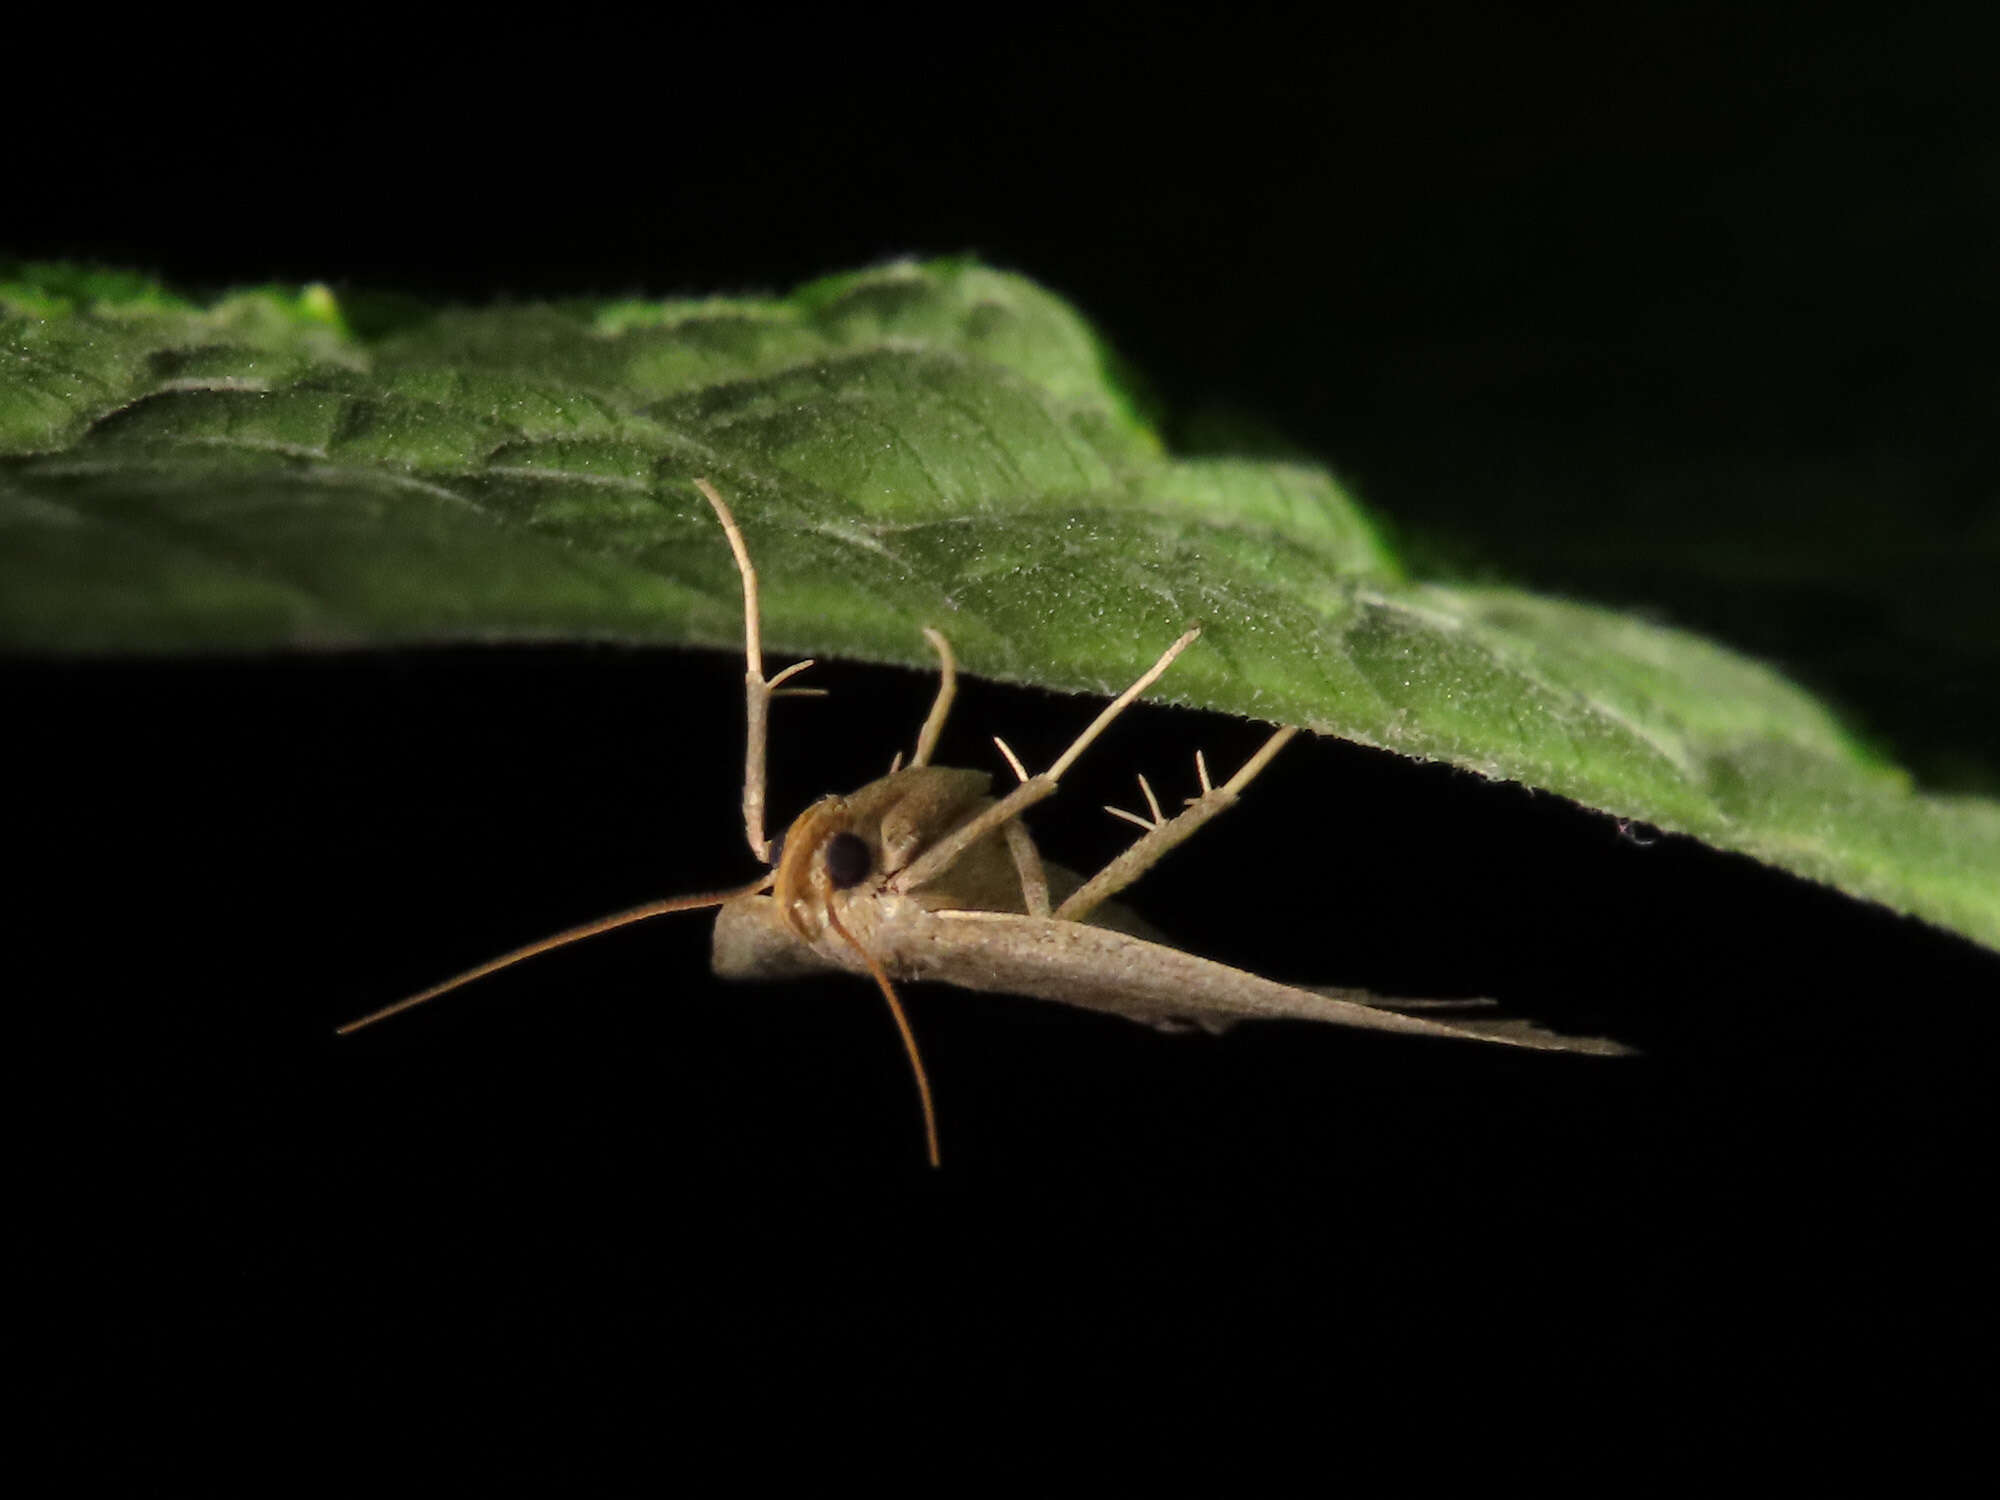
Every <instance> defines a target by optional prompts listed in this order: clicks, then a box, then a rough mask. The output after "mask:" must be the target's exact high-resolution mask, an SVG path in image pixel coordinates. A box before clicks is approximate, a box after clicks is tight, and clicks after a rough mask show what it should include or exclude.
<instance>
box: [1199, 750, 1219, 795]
mask: <svg viewBox="0 0 2000 1500" xmlns="http://www.w3.org/2000/svg"><path fill="white" fill-rule="evenodd" d="M1194 774H1195V775H1196V776H1198V777H1200V778H1201V794H1202V796H1204V797H1206V796H1207V795H1208V794H1209V793H1210V792H1212V791H1214V790H1215V788H1214V787H1213V786H1212V785H1210V784H1209V780H1208V760H1207V758H1206V757H1204V756H1203V755H1202V753H1201V751H1199V750H1197V751H1195V753H1194Z"/></svg>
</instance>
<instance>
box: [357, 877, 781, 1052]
mask: <svg viewBox="0 0 2000 1500" xmlns="http://www.w3.org/2000/svg"><path fill="white" fill-rule="evenodd" d="M771 880H772V877H771V876H770V875H768V874H767V875H763V876H760V877H759V878H757V879H756V880H754V881H752V882H751V883H750V884H749V885H744V886H738V887H737V888H736V889H735V890H731V891H710V892H708V893H706V894H704V895H699V896H668V897H667V898H665V899H664V900H661V901H649V902H647V903H646V904H645V905H644V906H635V907H632V908H631V909H629V910H627V911H620V912H613V913H612V914H611V915H610V916H608V917H598V918H596V919H595V920H593V921H589V922H585V923H582V924H581V925H579V926H576V927H565V928H564V929H563V930H562V931H561V932H557V933H552V934H551V935H550V936H548V937H545V938H543V939H541V940H540V941H539V942H533V943H529V944H528V945H527V946H526V947H523V948H516V949H514V950H512V951H511V952H508V953H503V954H501V955H500V956H499V957H498V958H489V959H487V960H486V962H485V963H483V964H480V965H479V966H478V967H477V968H472V969H467V970H466V971H465V972H464V973H463V974H455V975H453V976H452V977H451V978H450V979H447V980H445V981H444V983H442V984H434V985H432V986H431V987H430V988H429V989H427V990H424V991H422V992H421V993H419V994H415V995H411V996H409V997H408V998H407V999H403V1000H398V1001H397V1002H396V1003H395V1004H394V1005H385V1006H383V1007H382V1008H381V1009H380V1010H376V1011H370V1012H369V1013H368V1014H367V1015H365V1016H363V1017H361V1018H360V1019H359V1020H357V1021H349V1022H348V1023H347V1024H346V1025H345V1026H341V1027H337V1028H335V1031H334V1034H335V1035H336V1036H346V1035H347V1034H348V1033H349V1032H353V1031H359V1030H360V1029H361V1028H362V1027H364V1026H373V1025H374V1024H375V1023H376V1022H377V1021H386V1020H388V1019H389V1017H391V1016H393V1015H396V1014H398V1013H399V1012H401V1011H406V1010H408V1009H409V1008H410V1007H411V1006H413V1005H422V1004H423V1003H424V1002H425V1001H426V1000H435V999H436V998H437V997H438V996H439V995H445V994H449V993H450V992H451V991H453V990H455V989H457V988H458V987H459V986H460V985H464V984H470V983H472V981H473V980H475V979H484V978H485V977H486V976H487V975H488V974H492V973H495V972H497V971H498V970H500V969H504V968H507V967H508V966H510V965H512V964H517V963H519V962H521V960H522V959H524V958H533V957H534V956H535V955H536V954H538V953H547V952H548V951H549V950H550V949H551V948H566V947H568V946H569V945H570V944H571V943H580V942H582V941H583V940H584V939H585V938H591V937H596V936H597V935H598V934H599V933H600V932H609V931H611V930H612V928H614V927H624V926H627V925H629V924H630V923H633V922H643V921H645V920H646V919H647V918H648V917H661V916H665V915H666V914H667V913H668V912H675V911H694V910H697V909H698V908H700V907H704V906H724V905H727V904H728V903H729V902H731V901H734V900H735V899H736V898H737V897H738V896H750V895H754V894H756V893H757V892H758V891H761V890H763V889H764V887H766V886H767V885H769V884H770V883H771Z"/></svg>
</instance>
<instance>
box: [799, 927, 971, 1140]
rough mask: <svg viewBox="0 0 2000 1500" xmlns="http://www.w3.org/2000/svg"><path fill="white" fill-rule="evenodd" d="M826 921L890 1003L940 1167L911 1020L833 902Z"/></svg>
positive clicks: (934, 1119) (934, 1117)
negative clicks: (839, 914) (859, 958)
mask: <svg viewBox="0 0 2000 1500" xmlns="http://www.w3.org/2000/svg"><path fill="white" fill-rule="evenodd" d="M826 920H827V922H828V923H829V924H830V925H831V926H832V928H833V930H834V931H835V932H837V933H839V934H840V935H841V937H842V938H843V939H845V940H846V943H847V946H848V947H850V948H852V949H853V950H854V951H855V952H856V953H858V954H860V955H861V961H862V962H863V963H864V964H866V965H868V972H869V973H870V974H873V975H874V976H875V983H876V984H878V985H880V986H881V989H882V998H883V999H884V1000H887V1001H888V1002H889V1014H890V1015H891V1016H893V1017H895V1020H896V1030H898V1031H899V1032H901V1033H902V1034H903V1054H904V1056H906V1057H908V1058H909V1060H910V1072H911V1073H912V1074H914V1075H915V1077H916V1080H917V1102H918V1103H920V1104H921V1105H922V1106H923V1109H924V1146H925V1149H926V1150H928V1151H929V1152H930V1158H931V1165H932V1166H933V1167H937V1166H940V1165H942V1163H941V1162H940V1161H939V1159H938V1131H937V1106H936V1105H935V1104H934V1103H932V1101H931V1080H930V1075H929V1074H927V1073H925V1072H924V1059H923V1055H922V1054H921V1053H919V1052H918V1051H917V1034H916V1033H915V1032H914V1031H912V1030H910V1018H909V1017H908V1016H906V1015H904V1014H903V1002H902V1001H901V1000H899V999H897V998H896V987H895V985H893V984H891V983H890V982H889V976H888V974H887V972H886V971H884V969H883V968H882V966H881V965H880V964H879V963H877V962H876V961H875V955H874V954H872V953H870V952H869V951H868V950H867V949H866V948H864V947H862V946H861V944H860V943H858V942H856V941H855V940H854V934H853V933H851V932H849V931H848V930H847V929H846V928H845V927H843V926H842V925H841V922H840V918H839V917H838V916H836V915H835V914H834V910H833V903H832V902H830V901H829V902H828V903H827V904H826Z"/></svg>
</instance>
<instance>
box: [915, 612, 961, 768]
mask: <svg viewBox="0 0 2000 1500" xmlns="http://www.w3.org/2000/svg"><path fill="white" fill-rule="evenodd" d="M924 639H925V640H927V641H929V642H930V643H931V650H933V651H935V652H937V654H938V690H937V697H936V698H934V699H932V700H931V711H930V713H929V714H928V715H926V716H925V718H924V727H923V728H922V729H920V730H918V731H917V753H916V756H915V758H913V759H912V760H911V761H910V764H911V765H913V766H927V765H929V764H930V763H931V752H932V751H933V750H935V749H937V742H938V736H939V735H941V734H943V733H944V721H945V719H946V717H947V716H948V715H949V714H950V713H951V700H952V699H953V698H956V697H957V696H958V658H957V657H955V656H953V655H952V654H951V642H950V641H948V640H946V639H945V638H944V635H943V633H942V632H940V631H936V630H933V629H931V628H930V626H928V625H926V626H925V627H924Z"/></svg>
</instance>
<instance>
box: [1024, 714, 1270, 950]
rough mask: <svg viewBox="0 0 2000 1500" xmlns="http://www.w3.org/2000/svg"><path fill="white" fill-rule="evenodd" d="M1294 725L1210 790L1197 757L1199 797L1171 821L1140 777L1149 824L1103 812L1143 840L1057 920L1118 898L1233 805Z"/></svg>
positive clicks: (1081, 889)
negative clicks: (1139, 831) (1141, 832)
mask: <svg viewBox="0 0 2000 1500" xmlns="http://www.w3.org/2000/svg"><path fill="white" fill-rule="evenodd" d="M1298 732H1299V731H1298V726H1297V725H1294V724H1288V725H1286V726H1285V727H1284V728H1283V729H1280V730H1279V731H1278V732H1277V733H1276V734H1274V735H1272V736H1271V737H1270V738H1269V739H1268V740H1266V741H1264V747H1263V748H1262V749H1261V750H1259V751H1258V752H1257V753H1256V754H1255V755H1253V756H1251V757H1250V759H1249V760H1247V761H1245V762H1244V763H1243V769H1242V770H1240V771H1238V772H1237V773H1236V774H1235V775H1234V776H1232V777H1230V778H1229V780H1227V781H1226V782H1224V783H1223V784H1222V785H1221V786H1210V785H1209V782H1208V764H1207V762H1205V761H1204V760H1202V758H1201V756H1200V755H1199V754H1197V755H1196V756H1195V767H1196V769H1197V771H1198V772H1199V774H1200V776H1201V795H1200V796H1199V797H1196V798H1193V799H1192V800H1190V801H1189V803H1188V805H1187V806H1186V807H1185V808H1183V809H1182V810H1181V811H1180V812H1179V813H1177V814H1175V815H1174V816H1173V817H1171V818H1166V817H1162V816H1161V815H1160V805H1159V803H1158V802H1156V801H1154V799H1153V791H1152V788H1151V787H1149V786H1147V785H1146V779H1145V778H1144V777H1143V776H1142V777H1140V778H1139V786H1140V789H1141V790H1143V791H1144V792H1145V793H1146V802H1147V805H1148V806H1149V807H1150V808H1151V809H1152V812H1153V817H1152V821H1151V822H1148V821H1147V820H1146V819H1144V818H1141V817H1139V816H1138V815H1136V814H1134V813H1125V812H1119V811H1118V809H1117V808H1115V807H1113V808H1107V809H1106V811H1107V812H1111V813H1116V814H1117V815H1118V816H1119V817H1121V818H1124V819H1125V820H1126V821H1127V822H1131V823H1137V824H1138V825H1139V826H1140V827H1142V828H1144V829H1145V830H1146V833H1145V836H1144V837H1143V838H1141V839H1140V840H1139V841H1138V842H1137V843H1136V844H1134V845H1132V847H1131V848H1129V849H1127V850H1126V851H1125V852H1124V853H1123V854H1121V855H1119V856H1118V857H1117V858H1116V859H1114V860H1112V861H1111V863H1110V864H1108V865H1106V866H1105V867H1104V868H1103V869H1101V870H1099V871H1098V872H1097V873H1096V874H1095V875H1093V876H1091V877H1090V879H1088V880H1086V881H1085V882H1084V883H1083V884H1082V885H1080V886H1078V887H1077V888H1076V890H1074V891H1073V892H1071V893H1070V897H1069V899H1068V900H1067V901H1065V902H1063V904H1062V905H1061V906H1058V907H1057V908H1056V910H1055V915H1056V917H1057V918H1058V919H1059V920H1064V921H1070V922H1081V921H1082V920H1083V919H1084V918H1085V917H1087V916H1089V915H1090V913H1091V912H1093V911H1095V910H1096V909H1097V908H1098V907H1099V906H1102V905H1103V904H1104V903H1105V902H1106V901H1108V900H1110V899H1111V898H1112V897H1113V896H1115V895H1117V894H1118V893H1119V892H1120V891H1122V890H1124V889H1125V887H1127V886H1128V885H1130V884H1132V882H1133V881H1135V880H1137V879H1138V878H1139V877H1140V876H1141V875H1144V874H1145V873H1146V872H1147V871H1148V870H1150V869H1152V868H1153V866H1154V865H1156V864H1158V863H1159V862H1160V861H1161V860H1162V859H1164V858H1166V856H1167V854H1168V852H1169V851H1170V850H1172V849H1174V848H1176V847H1177V846H1179V845H1180V844H1183V843H1185V842H1186V841H1187V840H1188V839H1189V838H1191V837H1193V835H1194V833H1195V830H1196V829H1198V828H1200V827H1201V826H1202V824H1204V823H1206V822H1208V820H1209V819H1211V818H1213V817H1216V816H1217V815H1219V814H1220V813H1222V812H1224V811H1225V810H1227V809H1228V808H1230V807H1233V806H1235V804H1236V798H1237V795H1238V794H1239V793H1241V792H1242V790H1243V788H1245V787H1246V786H1248V785H1249V784H1250V783H1251V781H1252V780H1253V779H1255V777H1256V776H1257V773H1258V772H1260V771H1262V770H1263V769H1264V767H1266V766H1268V765H1269V764H1270V763H1271V759H1272V757H1273V756H1275V755H1276V754H1277V753H1278V752H1279V751H1280V750H1282V749H1284V748H1285V742H1286V741H1287V740H1289V739H1290V738H1291V737H1292V736H1293V735H1295V734H1297V733H1298Z"/></svg>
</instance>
